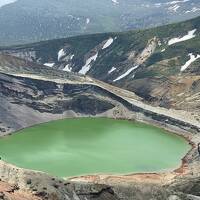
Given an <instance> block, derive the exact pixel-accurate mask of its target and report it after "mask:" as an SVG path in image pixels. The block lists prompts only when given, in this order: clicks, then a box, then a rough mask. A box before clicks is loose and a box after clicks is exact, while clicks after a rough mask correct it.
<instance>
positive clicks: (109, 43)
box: [102, 38, 114, 49]
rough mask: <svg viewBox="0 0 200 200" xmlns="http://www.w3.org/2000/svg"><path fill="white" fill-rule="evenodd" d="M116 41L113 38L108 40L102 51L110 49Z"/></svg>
mask: <svg viewBox="0 0 200 200" xmlns="http://www.w3.org/2000/svg"><path fill="white" fill-rule="evenodd" d="M113 41H114V39H113V38H109V39H108V40H107V42H106V43H105V44H104V45H103V47H102V49H106V48H108V47H109V46H110V45H111V44H112V43H113Z"/></svg>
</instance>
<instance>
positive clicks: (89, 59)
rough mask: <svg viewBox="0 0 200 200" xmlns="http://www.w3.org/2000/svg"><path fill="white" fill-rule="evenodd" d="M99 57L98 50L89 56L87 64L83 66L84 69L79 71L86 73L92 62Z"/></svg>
mask: <svg viewBox="0 0 200 200" xmlns="http://www.w3.org/2000/svg"><path fill="white" fill-rule="evenodd" d="M97 57H98V52H97V53H96V54H95V55H94V56H91V57H90V58H88V59H87V60H86V63H85V65H84V66H83V67H82V69H81V70H80V71H79V73H80V74H86V73H87V72H88V71H89V70H90V68H91V62H92V61H96V59H97Z"/></svg>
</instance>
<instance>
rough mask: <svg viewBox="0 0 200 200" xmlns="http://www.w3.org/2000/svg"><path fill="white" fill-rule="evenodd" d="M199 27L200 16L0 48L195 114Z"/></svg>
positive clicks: (197, 109)
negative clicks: (164, 24)
mask: <svg viewBox="0 0 200 200" xmlns="http://www.w3.org/2000/svg"><path fill="white" fill-rule="evenodd" d="M199 27H200V17H198V18H195V19H192V20H189V21H186V22H182V23H177V24H171V25H167V26H162V27H158V28H153V29H148V30H144V31H130V32H125V33H108V34H96V35H86V36H79V37H72V38H67V39H60V40H52V41H46V42H40V43H35V44H30V45H24V46H14V47H8V48H1V52H4V53H7V54H11V55H14V56H17V57H20V58H23V59H25V60H28V61H33V62H37V63H39V64H44V65H46V66H48V67H52V68H54V69H59V70H62V71H70V72H71V71H72V72H75V73H79V74H86V75H89V76H91V77H94V78H96V79H99V80H102V81H105V82H107V83H109V84H112V85H115V86H118V87H121V88H124V89H127V90H129V91H133V92H135V93H136V94H137V95H138V96H140V97H142V98H143V99H144V101H146V102H148V103H150V104H152V105H154V106H161V107H165V108H174V109H184V110H188V111H191V112H194V115H195V116H196V117H197V118H199V114H198V113H199V108H200V105H199V102H200V101H199V94H200V93H199V92H200V87H199V81H200V71H199V65H200V52H199V47H200V29H199ZM147 82H148V84H146V83H147Z"/></svg>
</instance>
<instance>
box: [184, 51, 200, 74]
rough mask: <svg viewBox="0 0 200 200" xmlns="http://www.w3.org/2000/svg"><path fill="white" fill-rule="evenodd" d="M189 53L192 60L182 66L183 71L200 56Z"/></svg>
mask: <svg viewBox="0 0 200 200" xmlns="http://www.w3.org/2000/svg"><path fill="white" fill-rule="evenodd" d="M188 55H189V56H190V60H188V61H187V62H186V63H185V65H183V66H182V67H181V72H183V71H185V70H186V69H187V68H188V67H189V66H190V65H191V64H192V63H193V62H194V61H196V60H197V59H199V58H200V55H197V56H195V55H193V53H189V54H188Z"/></svg>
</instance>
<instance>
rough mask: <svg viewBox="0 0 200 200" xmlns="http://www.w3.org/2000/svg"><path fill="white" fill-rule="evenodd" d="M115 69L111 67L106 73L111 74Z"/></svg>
mask: <svg viewBox="0 0 200 200" xmlns="http://www.w3.org/2000/svg"><path fill="white" fill-rule="evenodd" d="M115 70H116V68H115V67H112V68H111V70H109V71H108V74H111V73H112V72H114V71H115Z"/></svg>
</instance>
